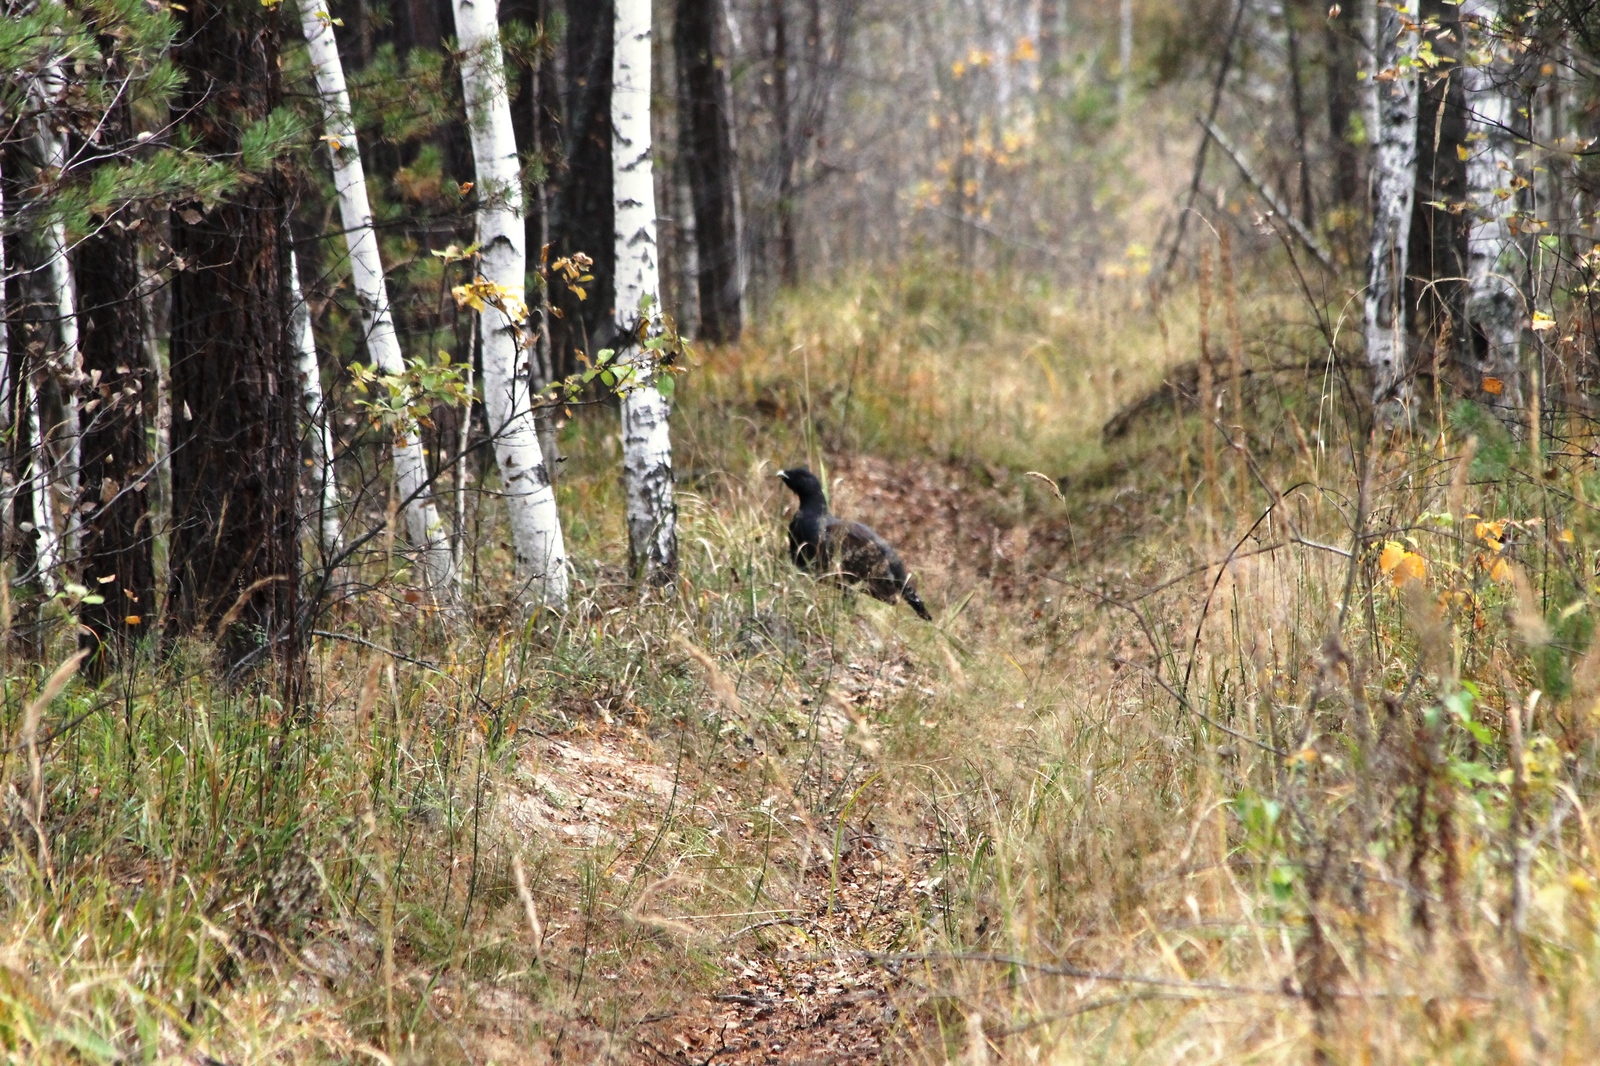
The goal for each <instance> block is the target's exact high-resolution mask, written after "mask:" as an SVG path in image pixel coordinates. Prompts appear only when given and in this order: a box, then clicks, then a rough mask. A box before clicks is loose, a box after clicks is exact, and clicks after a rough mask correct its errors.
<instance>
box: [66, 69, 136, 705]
mask: <svg viewBox="0 0 1600 1066" xmlns="http://www.w3.org/2000/svg"><path fill="white" fill-rule="evenodd" d="M132 137H133V122H132V113H131V111H130V109H129V105H128V101H127V98H126V97H118V99H117V101H116V102H115V103H114V104H113V105H112V107H111V108H110V110H109V111H108V112H107V113H106V115H105V120H104V122H103V123H102V124H101V126H100V138H99V142H98V144H92V145H91V144H79V145H78V146H77V152H78V153H79V154H80V156H83V157H86V158H87V159H88V160H89V165H90V166H95V165H98V164H99V162H100V160H101V159H105V160H107V161H109V160H110V159H114V158H115V155H116V153H118V152H120V151H122V150H124V149H125V148H127V147H128V145H130V144H131V143H132ZM97 157H98V158H97ZM93 221H94V224H95V226H96V229H95V230H94V232H93V234H92V235H91V236H89V237H88V238H87V239H85V240H84V241H83V242H82V243H81V244H79V245H78V248H77V250H76V251H75V252H74V253H73V258H72V270H73V276H74V279H75V281H76V283H77V289H78V318H79V325H78V337H79V351H80V353H81V355H82V359H83V372H84V373H85V374H87V375H88V377H89V380H88V381H87V382H86V383H85V384H84V385H83V390H82V394H81V397H80V399H81V401H82V404H83V406H82V418H83V423H82V430H81V438H80V445H81V449H82V456H83V458H82V465H81V466H80V467H79V477H80V486H81V489H80V491H81V493H82V495H81V496H80V498H79V501H78V510H79V516H80V520H81V522H82V523H83V524H82V533H81V537H82V540H81V548H80V551H81V556H80V562H79V565H80V567H81V572H82V575H83V577H82V581H83V583H84V584H85V585H87V586H88V587H89V590H90V591H91V592H93V593H95V594H96V595H98V596H100V597H102V598H103V600H104V602H102V603H98V604H87V603H86V604H84V605H83V610H82V613H81V615H80V618H81V620H82V622H83V627H84V633H83V635H82V637H81V643H82V645H83V647H84V648H85V650H87V651H89V652H90V653H91V658H90V660H89V664H88V669H89V672H90V675H91V676H103V674H104V673H105V671H106V669H107V668H108V666H109V665H110V660H111V659H112V657H113V655H112V654H108V652H112V653H115V652H117V651H119V650H123V649H126V648H127V646H128V644H129V640H130V638H134V637H137V636H139V635H141V634H143V633H146V632H148V631H149V627H150V625H151V624H153V623H154V621H155V617H156V603H155V598H156V579H155V563H154V554H153V551H152V543H153V541H154V530H153V529H152V528H151V524H150V510H149V506H148V500H147V493H146V480H145V478H144V477H143V475H144V474H145V473H146V472H147V468H148V467H149V455H148V447H147V444H146V441H145V415H146V407H147V405H149V404H152V403H153V402H154V398H155V391H154V388H153V385H154V382H153V381H152V378H151V373H150V365H149V363H148V362H147V361H146V360H145V358H144V351H143V344H144V301H143V299H141V297H140V294H139V280H140V279H139V251H138V245H137V241H138V238H137V237H136V236H135V234H134V233H133V232H131V231H129V230H128V229H126V228H125V227H124V224H123V221H122V220H120V219H108V218H96V219H94V220H93Z"/></svg>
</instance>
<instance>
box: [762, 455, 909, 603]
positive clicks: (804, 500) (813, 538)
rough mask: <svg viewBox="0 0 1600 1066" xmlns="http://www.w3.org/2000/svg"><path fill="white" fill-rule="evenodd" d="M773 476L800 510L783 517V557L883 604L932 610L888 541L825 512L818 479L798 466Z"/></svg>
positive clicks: (825, 506)
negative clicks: (859, 589) (785, 533)
mask: <svg viewBox="0 0 1600 1066" xmlns="http://www.w3.org/2000/svg"><path fill="white" fill-rule="evenodd" d="M777 476H778V477H780V478H782V479H783V483H784V484H785V485H787V486H789V488H790V490H791V491H792V492H793V493H794V494H795V495H796V496H798V497H800V510H798V511H796V512H795V515H794V518H793V519H791V520H790V522H789V558H791V559H793V560H794V565H796V566H798V567H799V568H800V569H802V570H809V571H810V572H812V573H814V574H822V575H826V576H829V577H833V578H836V579H837V580H839V581H842V582H845V583H847V584H851V585H860V586H861V587H862V588H864V589H866V590H867V592H868V593H869V594H870V595H872V596H873V597H874V598H876V599H880V600H882V601H883V602H884V603H893V602H894V601H895V600H905V601H906V603H908V604H910V605H911V609H912V610H913V611H916V612H917V614H918V616H919V617H921V618H923V619H925V620H926V621H929V622H931V621H933V615H931V614H929V613H928V608H927V607H926V606H924V605H923V603H922V597H921V596H918V595H917V586H916V583H915V582H914V581H912V580H911V578H910V576H909V575H907V574H906V564H905V563H903V562H901V561H900V553H899V552H897V551H895V550H894V549H893V548H891V547H890V546H889V542H888V541H886V540H884V539H883V538H882V537H880V536H878V534H877V533H875V532H873V531H872V530H871V529H870V528H868V527H867V526H864V525H862V524H861V523H860V522H847V521H845V520H844V519H843V518H838V517H835V516H834V515H831V514H829V513H828V498H827V496H825V495H823V492H822V482H820V481H818V480H817V475H815V474H813V473H812V472H811V471H810V470H807V469H806V468H805V467H803V466H797V467H795V468H794V469H792V470H780V471H778V473H777Z"/></svg>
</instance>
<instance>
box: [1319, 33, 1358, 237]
mask: <svg viewBox="0 0 1600 1066" xmlns="http://www.w3.org/2000/svg"><path fill="white" fill-rule="evenodd" d="M1353 7H1354V5H1352V9H1353ZM1354 17H1355V16H1354V15H1353V14H1351V13H1349V12H1346V13H1345V14H1343V15H1342V16H1340V17H1339V18H1337V19H1331V18H1330V19H1328V20H1327V21H1326V22H1325V23H1324V29H1323V38H1322V41H1323V49H1324V51H1325V53H1326V54H1325V55H1324V56H1323V61H1322V69H1323V72H1324V74H1325V75H1326V77H1327V82H1326V84H1327V95H1328V145H1329V147H1330V148H1331V149H1332V154H1333V159H1332V163H1333V166H1332V168H1331V170H1332V175H1331V176H1332V181H1331V183H1330V184H1331V186H1332V187H1331V189H1330V190H1329V191H1330V195H1331V197H1332V200H1333V202H1334V203H1335V204H1338V205H1339V206H1340V207H1352V206H1355V205H1357V204H1359V203H1360V202H1361V153H1360V150H1359V149H1358V148H1357V147H1356V146H1355V145H1354V144H1353V143H1351V141H1350V119H1351V117H1352V116H1353V115H1354V114H1355V111H1356V84H1357V83H1356V47H1357V45H1356V42H1355V41H1353V40H1352V39H1351V36H1350V29H1349V26H1348V25H1347V24H1348V23H1349V22H1350V21H1351V20H1352V19H1354Z"/></svg>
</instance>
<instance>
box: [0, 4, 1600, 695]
mask: <svg viewBox="0 0 1600 1066" xmlns="http://www.w3.org/2000/svg"><path fill="white" fill-rule="evenodd" d="M3 7H4V15H5V17H4V19H3V20H0V70H3V71H4V82H3V95H0V235H3V240H0V275H3V277H4V300H3V305H4V314H3V315H0V355H3V357H4V373H3V374H0V401H3V402H0V443H3V449H4V456H3V458H4V463H3V466H4V482H3V493H4V498H3V500H0V519H3V521H0V538H3V540H0V547H3V549H4V551H3V555H4V563H5V568H6V574H7V578H6V582H7V585H6V587H7V589H8V590H10V589H15V590H16V595H15V596H12V595H11V593H10V592H9V591H8V594H7V600H6V604H5V609H6V611H7V612H9V613H10V615H9V616H10V618H11V620H18V619H24V618H32V619H35V620H36V621H34V622H28V623H27V625H34V626H37V625H44V624H46V623H45V622H44V621H43V619H45V618H47V617H54V616H52V615H50V612H49V610H45V609H44V608H47V607H49V605H51V604H63V605H64V606H65V609H66V615H67V616H70V617H73V618H76V619H78V620H79V621H81V623H82V625H83V627H84V633H85V637H84V639H85V642H86V644H87V645H88V646H90V647H92V648H95V649H98V648H101V647H103V646H110V645H119V644H128V643H130V642H137V641H138V640H140V639H143V638H148V637H152V636H154V635H155V634H156V633H158V632H162V633H169V632H170V633H179V634H181V633H194V634H199V635H204V636H207V637H211V638H217V639H220V640H222V641H223V642H224V643H225V644H226V645H227V646H228V647H229V649H230V651H231V654H232V657H233V661H234V662H235V663H239V664H243V663H247V662H250V661H259V660H261V659H264V658H270V657H271V656H272V655H274V654H276V649H279V648H282V647H290V646H293V645H294V644H295V643H296V642H297V641H299V640H301V639H303V635H304V633H306V632H308V631H309V627H311V626H313V625H314V624H315V618H316V616H317V613H318V612H319V611H321V610H322V609H324V607H325V606H326V604H327V603H328V602H329V601H330V600H331V599H336V598H337V597H338V595H339V594H340V593H339V591H338V590H340V589H341V588H344V587H346V586H347V585H348V584H349V582H351V581H352V580H353V577H352V575H354V574H355V573H356V572H357V571H358V570H359V569H360V564H362V563H363V561H364V560H366V559H368V558H370V557H372V553H374V552H376V551H378V549H379V547H380V546H383V545H386V544H388V543H389V539H386V538H391V537H392V538H393V539H395V540H397V541H398V545H399V547H398V549H397V550H398V554H397V555H395V556H393V558H397V559H398V560H399V564H398V568H397V569H396V570H395V571H394V572H393V573H392V574H390V575H389V576H388V578H386V579H388V580H394V581H398V582H402V583H406V584H407V586H408V587H409V588H412V589H413V590H415V591H416V592H417V594H418V595H420V596H422V597H425V598H426V599H427V600H429V601H430V602H432V603H436V604H438V605H440V606H441V607H448V606H449V605H451V604H454V603H457V602H459V601H460V599H461V598H462V596H463V595H464V592H465V590H466V589H468V588H469V587H470V586H471V584H472V582H473V581H474V580H476V573H477V572H476V571H475V570H474V568H473V567H474V564H473V562H472V560H473V559H474V558H477V555H476V553H474V552H473V551H471V550H469V527H471V528H478V527H479V526H481V524H482V521H483V519H484V516H485V515H488V516H489V521H490V524H491V525H495V524H496V523H503V524H504V527H505V528H506V529H507V530H508V533H507V534H506V537H505V542H506V544H507V556H506V558H505V559H504V560H501V561H500V562H503V564H504V569H505V570H506V571H507V572H508V573H511V574H514V575H515V579H516V581H517V583H518V584H517V589H518V592H517V596H518V599H519V601H520V602H522V603H524V604H526V605H529V606H530V607H531V606H538V605H543V606H548V607H551V608H556V609H559V608H560V607H561V605H562V604H563V603H564V602H565V600H566V598H567V596H568V589H569V580H570V575H571V573H572V572H573V568H574V566H581V565H584V561H583V560H574V559H572V558H570V556H569V553H568V548H567V542H566V539H565V537H564V536H563V530H562V527H561V516H560V514H559V511H558V506H557V500H558V497H557V493H556V485H557V482H558V480H559V470H560V463H561V461H562V456H561V454H560V447H559V440H560V436H559V430H560V424H561V422H562V421H563V420H564V419H565V418H567V417H568V416H569V414H570V412H571V411H572V410H573V407H574V405H575V404H577V405H582V404H585V403H597V404H598V403H614V404H615V406H616V407H618V408H619V410H618V411H617V412H616V416H617V417H620V420H621V431H620V439H621V440H622V442H623V445H624V453H625V454H624V461H623V463H622V469H621V470H620V471H619V473H618V476H619V478H620V479H621V480H622V482H623V484H624V490H625V491H624V493H623V498H624V499H625V501H626V504H625V506H626V509H627V511H626V514H625V516H624V520H625V521H624V524H625V526H626V528H627V530H628V539H629V558H630V565H631V569H632V572H633V575H634V577H635V578H636V579H637V580H638V581H639V582H641V583H642V584H643V585H646V586H648V585H652V584H661V583H666V582H669V581H670V580H671V578H672V575H673V572H674V569H675V562H676V542H675V527H674V514H675V504H674V500H673V475H672V469H673V467H672V454H671V444H670V432H669V426H670V413H671V399H672V389H673V386H674V383H675V380H676V379H675V377H674V375H673V374H672V373H670V372H669V371H671V370H675V369H679V368H681V363H678V364H673V365H669V364H670V362H671V361H670V360H669V359H666V358H664V355H670V352H671V349H672V348H673V346H674V345H676V344H677V343H678V340H679V337H680V336H695V337H700V338H704V340H705V341H706V342H708V343H710V344H713V345H715V344H720V343H728V342H733V341H735V340H737V339H738V337H739V336H740V333H741V331H742V330H743V329H744V328H745V325H746V323H747V322H748V321H749V320H750V319H751V318H752V316H753V315H754V314H755V313H757V312H758V311H759V310H760V309H761V308H763V307H765V306H768V305H769V304H770V303H771V302H772V301H773V300H774V299H776V298H778V296H779V295H780V294H781V292H782V291H783V290H786V289H794V288H797V287H800V286H804V285H811V284H827V283H829V282H830V281H831V280H833V279H835V278H837V277H840V276H842V275H844V274H846V273H848V272H851V271H874V270H884V269H895V268H898V267H901V266H903V265H904V264H906V263H908V262H921V263H925V264H931V265H932V266H933V267H935V268H936V269H939V270H947V271H949V272H951V273H952V274H954V275H961V274H970V273H971V272H975V271H1013V272H1017V273H1018V274H1019V275H1029V274H1032V275H1041V276H1047V277H1049V278H1052V279H1053V280H1055V281H1058V282H1062V283H1066V284H1069V285H1081V286H1085V287H1093V286H1102V285H1107V284H1126V285H1128V286H1129V287H1130V288H1131V289H1134V290H1141V289H1148V290H1149V291H1151V292H1153V293H1155V294H1156V295H1158V296H1159V295H1160V294H1162V293H1164V292H1166V291H1169V290H1171V289H1172V288H1173V287H1174V286H1177V285H1182V284H1185V283H1186V281H1187V278H1188V277H1189V272H1190V271H1191V270H1192V269H1194V267H1195V266H1196V265H1197V264H1198V255H1197V247H1198V245H1197V241H1200V240H1202V239H1204V237H1203V235H1204V234H1205V233H1214V232H1216V231H1217V230H1218V229H1219V227H1220V228H1226V229H1228V231H1229V236H1230V239H1231V240H1232V242H1233V246H1234V247H1235V248H1239V249H1241V250H1242V251H1243V252H1244V253H1245V254H1248V255H1252V256H1254V257H1255V261H1256V262H1257V263H1259V264H1261V265H1262V267H1263V269H1265V270H1268V271H1274V272H1277V271H1280V269H1281V268H1283V267H1284V266H1285V265H1286V264H1287V265H1291V266H1292V267H1293V270H1294V271H1295V272H1296V274H1295V276H1297V277H1298V278H1299V279H1300V280H1299V282H1298V284H1300V285H1301V286H1302V287H1303V288H1305V289H1306V290H1307V291H1309V292H1312V293H1313V295H1315V296H1316V297H1317V298H1318V299H1319V300H1321V301H1322V302H1323V304H1324V306H1330V307H1331V306H1335V305H1338V306H1343V307H1346V308H1347V310H1346V312H1345V318H1344V319H1342V320H1341V324H1340V325H1341V328H1340V330H1339V332H1338V333H1337V336H1330V343H1331V346H1332V348H1333V349H1334V351H1333V354H1334V355H1335V356H1336V357H1338V358H1339V359H1341V360H1345V361H1346V362H1348V363H1349V364H1350V365H1352V366H1355V367H1360V366H1364V367H1365V371H1366V382H1367V384H1366V386H1365V387H1366V390H1367V393H1368V395H1369V396H1370V400H1371V403H1372V408H1373V411H1374V412H1375V413H1376V415H1377V417H1378V418H1379V420H1380V422H1382V423H1383V424H1386V425H1402V424H1408V423H1409V424H1413V425H1415V424H1418V420H1419V419H1420V418H1422V417H1423V414H1424V413H1425V411H1426V410H1431V409H1433V408H1436V407H1438V406H1439V405H1440V404H1442V403H1443V402H1445V401H1446V400H1448V401H1449V402H1452V403H1453V402H1455V401H1456V400H1457V399H1461V398H1465V399H1469V400H1471V401H1473V402H1474V403H1476V404H1478V405H1479V406H1480V407H1483V408H1485V409H1489V410H1492V411H1494V412H1495V413H1496V414H1497V415H1498V416H1499V417H1500V418H1501V419H1502V421H1503V422H1504V423H1505V425H1506V426H1507V427H1509V428H1510V429H1511V430H1512V431H1513V432H1515V433H1521V432H1524V431H1525V430H1526V429H1527V428H1528V427H1530V426H1532V425H1536V424H1537V423H1538V420H1539V419H1540V418H1541V417H1543V416H1544V415H1546V414H1548V413H1549V412H1550V411H1552V410H1553V409H1554V408H1555V407H1556V406H1559V405H1560V404H1562V403H1570V404H1572V405H1578V406H1581V405H1583V404H1586V403H1588V400H1587V399H1586V398H1587V397H1588V395H1589V394H1590V392H1591V391H1592V379H1593V377H1594V369H1593V365H1594V359H1593V347H1594V345H1593V330H1592V328H1591V327H1590V325H1589V322H1590V315H1589V308H1590V301H1591V299H1592V289H1593V274H1594V273H1595V270H1596V267H1597V264H1600V259H1597V257H1596V254H1595V252H1594V249H1593V236H1594V233H1595V225H1596V209H1597V205H1596V203H1595V190H1596V187H1597V184H1600V176H1597V174H1596V172H1595V168H1594V166H1593V164H1592V162H1591V160H1592V159H1593V158H1594V153H1593V145H1594V143H1595V138H1596V137H1597V136H1600V129H1596V128H1594V127H1595V126H1596V122H1597V119H1596V117H1595V115H1596V93H1595V85H1596V77H1595V71H1596V70H1597V65H1596V64H1597V62H1600V59H1597V56H1600V15H1596V13H1595V11H1594V10H1593V9H1592V5H1589V4H1586V3H1579V2H1573V0H1537V2H1530V3H1520V4H1513V3H1510V2H1508V0H1464V2H1462V3H1459V4H1458V3H1451V2H1446V0H1353V2H1352V3H1350V4H1348V5H1344V4H1333V5H1331V6H1329V5H1324V4H1322V3H1320V2H1318V3H1312V2H1310V0H1197V2H1194V3H1176V2H1174V0H1119V2H1117V3H1102V4H1090V3H1087V2H1083V0H984V2H977V0H935V2H931V3H910V2H906V0H656V2H654V3H651V2H648V0H506V2H505V3H502V4H499V5H491V4H487V3H483V2H481V0H458V2H453V3H452V4H450V5H443V4H437V3H426V2H423V0H404V2H402V0H394V2H392V3H388V4H380V3H373V2H369V0H338V2H326V3H324V2H319V0H266V2H263V0H197V2H192V3H186V4H169V3H165V2H151V0H137V2H135V0H88V2H78V0H72V2H69V0H4V5H3ZM1280 276H1288V275H1280ZM1356 318H1359V320H1360V328H1359V329H1357V328H1353V327H1354V324H1355V323H1354V319H1356ZM1347 327H1348V328H1347ZM486 488H487V489H490V490H492V491H489V492H484V491H482V490H484V489H486ZM495 528H499V526H498V525H495ZM497 565H498V564H497ZM58 613H59V612H58ZM8 624H10V623H9V622H8ZM18 624H19V626H21V627H22V628H20V629H19V631H22V629H25V628H26V627H25V626H22V624H21V623H20V622H19V623H18Z"/></svg>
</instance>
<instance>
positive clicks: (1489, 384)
mask: <svg viewBox="0 0 1600 1066" xmlns="http://www.w3.org/2000/svg"><path fill="white" fill-rule="evenodd" d="M1483 391H1484V392H1487V393H1488V394H1489V395H1490V396H1499V395H1500V394H1501V393H1502V392H1505V391H1506V383H1505V382H1503V381H1501V380H1500V379H1499V378H1492V377H1490V376H1489V375H1487V374H1485V375H1484V376H1483Z"/></svg>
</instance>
